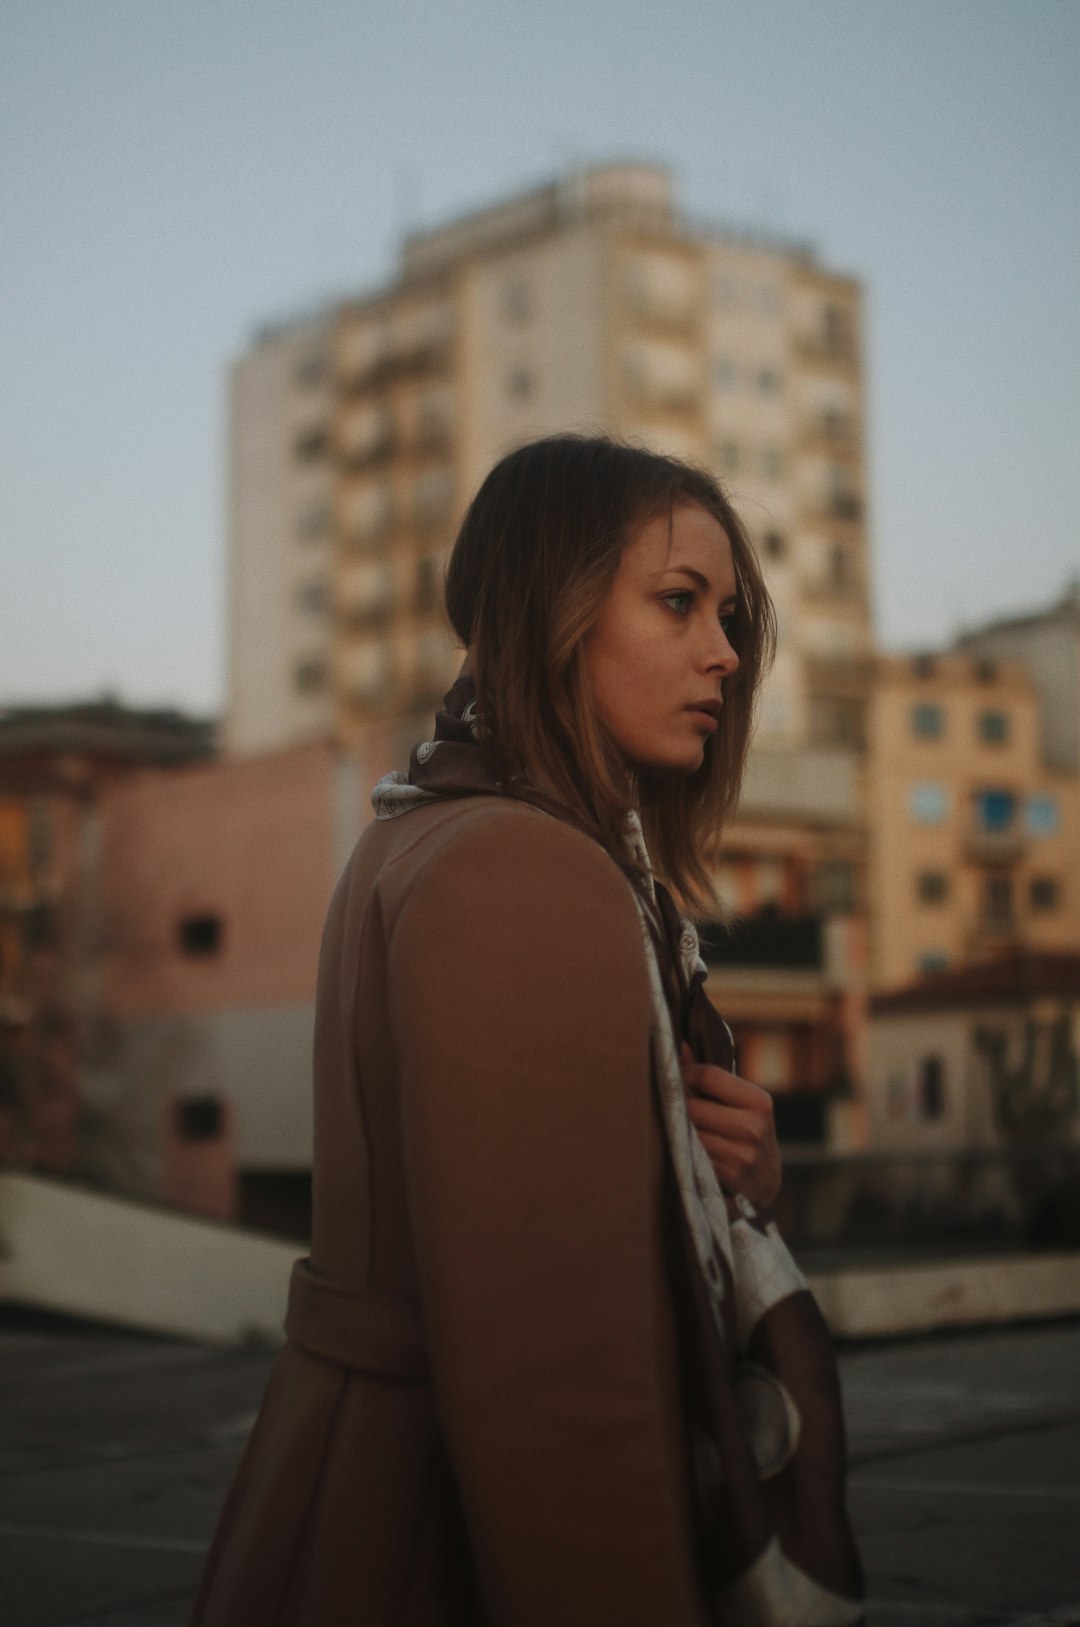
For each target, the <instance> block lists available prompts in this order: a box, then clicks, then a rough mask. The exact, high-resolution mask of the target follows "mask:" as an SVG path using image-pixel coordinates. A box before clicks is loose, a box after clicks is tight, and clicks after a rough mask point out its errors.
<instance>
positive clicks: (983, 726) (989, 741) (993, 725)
mask: <svg viewBox="0 0 1080 1627" xmlns="http://www.w3.org/2000/svg"><path fill="white" fill-rule="evenodd" d="M1008 738H1009V718H1008V714H1007V713H1006V712H997V711H994V712H980V713H979V739H980V740H981V741H982V743H983V745H984V746H1003V745H1004V744H1005V742H1006V741H1007V740H1008Z"/></svg>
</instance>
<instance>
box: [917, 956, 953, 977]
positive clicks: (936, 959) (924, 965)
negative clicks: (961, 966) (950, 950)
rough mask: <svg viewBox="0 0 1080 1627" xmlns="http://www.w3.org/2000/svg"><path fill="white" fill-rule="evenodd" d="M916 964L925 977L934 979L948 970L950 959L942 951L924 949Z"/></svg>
mask: <svg viewBox="0 0 1080 1627" xmlns="http://www.w3.org/2000/svg"><path fill="white" fill-rule="evenodd" d="M916 964H917V967H918V970H919V972H920V974H921V975H922V976H923V977H932V976H933V974H934V973H935V972H944V971H946V970H947V969H948V965H949V957H948V955H946V954H945V952H944V951H943V950H941V949H924V950H923V952H922V954H921V955H920V956H919V959H918V961H917V963H916Z"/></svg>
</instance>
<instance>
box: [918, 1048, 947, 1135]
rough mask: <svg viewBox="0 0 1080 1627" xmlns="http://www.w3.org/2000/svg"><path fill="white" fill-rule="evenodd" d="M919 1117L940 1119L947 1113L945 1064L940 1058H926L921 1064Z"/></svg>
mask: <svg viewBox="0 0 1080 1627" xmlns="http://www.w3.org/2000/svg"><path fill="white" fill-rule="evenodd" d="M918 1103H919V1117H920V1118H924V1119H940V1118H942V1117H943V1116H944V1113H945V1063H944V1061H943V1060H942V1058H941V1057H940V1056H924V1057H923V1059H922V1061H921V1062H920V1063H919V1084H918Z"/></svg>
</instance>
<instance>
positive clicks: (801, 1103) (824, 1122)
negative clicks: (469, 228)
mask: <svg viewBox="0 0 1080 1627" xmlns="http://www.w3.org/2000/svg"><path fill="white" fill-rule="evenodd" d="M773 1122H774V1123H775V1125H776V1138H777V1140H778V1141H784V1142H798V1143H800V1144H801V1145H802V1146H811V1147H821V1146H824V1144H825V1140H826V1137H827V1134H828V1116H827V1105H826V1101H825V1097H824V1095H823V1094H822V1092H821V1091H819V1090H784V1091H779V1092H778V1093H777V1094H776V1095H775V1096H774V1097H773Z"/></svg>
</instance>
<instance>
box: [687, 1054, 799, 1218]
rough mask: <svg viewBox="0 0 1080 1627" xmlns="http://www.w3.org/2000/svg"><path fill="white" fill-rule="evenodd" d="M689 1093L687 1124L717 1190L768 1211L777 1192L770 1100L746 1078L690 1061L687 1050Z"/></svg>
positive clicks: (777, 1161)
mask: <svg viewBox="0 0 1080 1627" xmlns="http://www.w3.org/2000/svg"><path fill="white" fill-rule="evenodd" d="M680 1063H681V1065H682V1076H683V1079H684V1081H685V1083H686V1088H687V1090H688V1092H689V1098H688V1101H687V1112H688V1113H689V1115H690V1122H691V1123H692V1124H693V1126H694V1129H695V1130H696V1131H697V1133H698V1136H699V1137H700V1139H701V1144H702V1146H703V1147H704V1148H705V1151H706V1152H707V1153H708V1155H709V1162H710V1163H711V1164H712V1167H713V1169H714V1170H715V1172H716V1178H717V1180H718V1181H719V1182H720V1185H721V1186H725V1187H727V1189H728V1190H729V1191H730V1192H741V1193H742V1194H743V1196H744V1197H747V1198H749V1199H750V1202H751V1203H754V1204H757V1205H758V1206H759V1207H760V1208H765V1209H767V1208H768V1206H769V1205H770V1204H771V1203H773V1202H775V1200H776V1196H777V1194H778V1192H779V1191H780V1148H779V1146H778V1144H777V1140H776V1127H775V1125H774V1124H773V1104H772V1097H771V1096H770V1095H769V1092H768V1091H767V1090H762V1088H761V1086H760V1085H752V1084H751V1083H750V1081H749V1079H740V1078H739V1076H738V1074H735V1073H728V1072H727V1071H726V1069H724V1068H717V1067H714V1066H713V1065H712V1064H711V1063H708V1062H695V1061H694V1057H693V1053H692V1051H691V1050H690V1047H689V1045H686V1044H685V1043H684V1044H683V1047H682V1050H681V1052H680Z"/></svg>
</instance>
